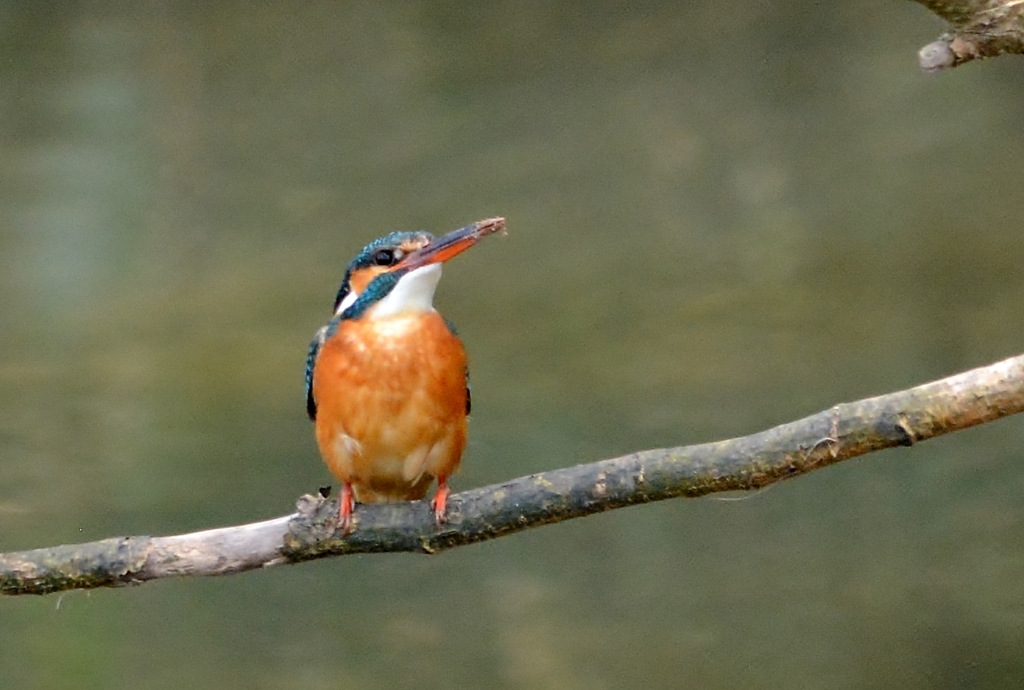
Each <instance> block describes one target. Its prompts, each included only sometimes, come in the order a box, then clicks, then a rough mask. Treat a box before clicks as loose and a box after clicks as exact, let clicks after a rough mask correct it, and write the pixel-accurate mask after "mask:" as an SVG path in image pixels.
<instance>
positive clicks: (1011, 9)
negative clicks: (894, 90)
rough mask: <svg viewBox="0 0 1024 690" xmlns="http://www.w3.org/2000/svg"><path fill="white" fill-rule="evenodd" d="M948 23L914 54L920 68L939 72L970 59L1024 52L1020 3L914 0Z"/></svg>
mask: <svg viewBox="0 0 1024 690" xmlns="http://www.w3.org/2000/svg"><path fill="white" fill-rule="evenodd" d="M915 2H918V3H920V4H922V5H924V6H925V7H927V8H928V9H930V10H931V11H932V12H934V13H935V14H937V15H938V16H940V17H942V18H943V19H945V20H946V21H947V22H949V24H950V30H949V31H947V32H946V33H944V34H943V35H942V36H940V37H939V38H938V39H937V40H935V41H933V42H932V43H929V44H928V45H926V46H925V47H924V48H922V49H921V50H920V51H918V54H917V55H918V61H919V63H920V64H921V69H923V70H924V71H926V72H939V71H942V70H945V69H951V68H953V67H957V66H959V65H962V64H964V63H965V62H970V61H971V60H978V59H981V58H989V57H996V56H998V55H1003V54H1005V53H1018V54H1019V53H1024V0H915Z"/></svg>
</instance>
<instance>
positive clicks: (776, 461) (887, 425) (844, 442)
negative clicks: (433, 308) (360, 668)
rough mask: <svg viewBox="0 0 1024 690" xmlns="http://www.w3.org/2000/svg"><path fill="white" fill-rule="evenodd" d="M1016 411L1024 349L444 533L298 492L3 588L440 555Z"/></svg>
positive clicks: (13, 576)
mask: <svg viewBox="0 0 1024 690" xmlns="http://www.w3.org/2000/svg"><path fill="white" fill-rule="evenodd" d="M1021 411H1024V355H1021V356H1017V357H1013V358H1011V359H1007V360H1004V361H1002V362H997V363H996V364H991V365H989V366H986V367H981V368H979V369H974V370H972V371H968V372H965V373H962V374H957V375H956V376H951V377H949V378H946V379H942V380H939V381H935V382H932V383H927V384H925V385H922V386H918V387H916V388H911V389H909V390H905V391H900V392H897V393H890V394H888V395H883V396H879V397H877V398H867V399H865V400H859V401H857V402H852V403H846V404H842V405H837V406H835V407H833V408H831V409H829V410H825V411H823V412H819V413H818V414H815V415H811V416H810V417H805V418H804V419H800V420H798V421H795V422H791V423H789V424H783V425H781V426H777V427H775V428H773V429H768V430H767V431H762V432H760V433H756V434H752V435H750V436H743V437H740V438H734V439H729V440H726V441H719V442H717V443H705V444H701V445H696V446H684V447H680V448H666V449H659V450H646V451H641V452H638V453H633V454H631V455H627V456H624V457H621V458H615V459H612V460H603V461H600V462H594V463H590V464H587V465H578V466H576V467H569V468H565V469H560V470H552V471H550V472H544V473H541V474H535V475H530V476H528V477H521V478H519V479H514V480H511V481H508V482H505V483H502V484H495V485H493V486H487V487H483V488H480V489H473V490H470V491H465V492H462V493H460V494H456V495H453V496H452V497H451V498H450V503H449V513H448V521H447V522H446V523H445V524H444V526H443V527H442V528H440V529H438V528H437V527H435V525H434V522H433V515H432V513H431V511H430V508H429V506H428V505H427V503H426V502H422V501H421V502H415V503H393V504H379V505H361V506H359V507H358V509H357V510H356V514H355V518H356V519H355V531H354V532H353V533H352V534H349V535H348V536H347V537H344V538H342V537H341V536H340V534H339V533H338V532H337V531H336V529H335V527H336V524H335V516H336V514H337V503H336V502H335V501H327V500H324V499H321V498H319V497H315V498H314V497H312V496H304V497H302V498H301V499H300V500H299V503H298V512H297V513H295V514H293V515H288V516H284V517H279V518H276V519H273V520H267V521H265V522H257V523H253V524H249V525H239V526H236V527H224V528H221V529H213V530H207V531H203V532H194V533H191V534H182V535H177V536H172V537H120V538H114V539H104V540H102V541H98V542H91V543H87V544H75V545H70V546H57V547H53V548H45V549H36V550H34V551H21V552H17V553H7V554H0V593H3V594H47V593H50V592H57V591H61V590H67V589H88V588H93V587H114V586H120V585H127V584H133V583H139V582H145V581H148V580H155V579H158V578H163V577H171V576H183V575H224V574H227V573H234V572H241V571H244V570H251V569H254V568H262V567H267V566H272V565H283V564H287V563H298V562H301V561H307V560H312V559H315V558H324V557H327V556H339V555H343V554H350V553H368V552H396V551H406V552H409V551H413V552H420V553H437V552H439V551H443V550H445V549H449V548H452V547H455V546H462V545H464V544H473V543H476V542H480V541H485V540H488V539H494V538H496V537H501V536H504V535H506V534H511V533H513V532H519V531H521V530H524V529H527V528H530V527H536V526H538V525H545V524H549V523H553V522H561V521H563V520H569V519H572V518H577V517H583V516H585V515H591V514H593V513H599V512H603V511H606V510H613V509H615V508H622V507H624V506H629V505H635V504H638V503H647V502H650V501H660V500H663V499H666V498H676V497H680V496H686V497H694V496H703V495H705V494H710V493H715V492H719V491H736V490H750V489H759V488H761V487H764V486H767V485H769V484H772V483H774V482H778V481H781V480H783V479H789V478H791V477H796V476H798V475H801V474H805V473H807V472H810V471H812V470H816V469H820V468H822V467H825V466H827V465H831V464H833V463H836V462H841V461H843V460H847V459H849V458H853V457H856V456H858V455H864V454H865V453H870V452H873V451H876V450H882V449H884V448H891V447H893V446H909V445H913V444H914V443H916V442H918V441H923V440H926V439H929V438H932V437H934V436H939V435H942V434H946V433H949V432H951V431H957V430H959V429H965V428H967V427H970V426H974V425H976V424H982V423H984V422H989V421H992V420H995V419H999V418H1000V417H1005V416H1007V415H1011V414H1015V413H1017V412H1021Z"/></svg>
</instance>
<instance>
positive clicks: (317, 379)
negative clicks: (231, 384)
mask: <svg viewBox="0 0 1024 690" xmlns="http://www.w3.org/2000/svg"><path fill="white" fill-rule="evenodd" d="M504 229H505V219H504V218H489V219H487V220H481V221H479V222H476V223H473V224H472V225H468V226H466V227H464V228H460V229H458V230H455V231H453V232H450V233H448V234H446V235H443V236H441V237H437V238H435V237H434V236H433V235H431V234H430V233H428V232H393V233H391V234H389V235H385V236H384V237H381V238H380V239H377V240H374V241H373V242H371V243H370V244H368V245H366V247H364V248H363V250H362V251H361V252H359V255H358V256H356V258H355V259H353V261H352V263H350V264H349V266H348V270H346V271H345V277H344V279H343V280H342V283H341V288H340V289H339V290H338V294H337V297H336V298H335V300H334V315H333V317H332V318H331V319H330V321H328V322H327V324H326V325H325V326H323V327H322V328H320V330H318V331H317V333H316V335H315V336H314V338H313V341H312V342H311V343H310V346H309V355H308V357H307V359H306V412H307V414H308V415H309V418H310V419H311V420H312V421H313V422H314V423H315V427H316V440H317V445H318V446H319V448H320V455H321V456H322V457H323V459H324V462H325V463H326V464H327V467H328V469H330V471H331V473H332V474H333V475H334V476H335V477H337V479H338V481H340V482H341V496H340V498H339V509H338V520H339V524H340V527H341V529H342V532H343V533H346V534H347V533H348V532H350V531H351V529H352V513H353V511H354V509H355V503H356V502H359V503H375V502H385V501H412V500H420V499H422V498H424V497H425V496H426V494H427V491H428V489H429V488H430V486H431V484H432V483H433V482H434V481H435V480H436V481H437V492H436V493H435V494H434V497H433V499H432V501H431V507H432V508H433V511H434V518H435V520H436V522H437V524H438V525H440V524H441V523H442V521H443V520H444V517H445V509H446V505H447V500H448V494H449V488H448V478H449V477H450V476H451V475H452V474H453V473H454V472H455V471H456V470H457V469H458V467H459V462H460V460H461V458H462V451H463V450H464V449H465V447H466V418H467V416H468V415H469V411H470V394H469V370H468V367H467V360H466V350H465V348H463V346H462V342H461V341H460V340H459V338H458V336H457V335H456V334H455V329H454V327H453V326H452V325H451V323H450V322H448V321H447V320H446V319H445V318H444V317H442V316H441V315H440V314H438V313H437V311H435V309H434V306H433V299H434V291H435V289H436V288H437V284H438V281H439V280H440V279H441V265H442V264H443V263H444V262H445V261H447V260H449V259H451V258H452V257H454V256H456V255H458V254H461V253H462V252H463V251H465V250H466V249H468V248H469V247H471V246H473V245H474V244H476V243H477V241H478V240H480V239H481V238H482V237H485V236H487V235H490V234H492V233H495V232H499V231H502V232H503V231H504Z"/></svg>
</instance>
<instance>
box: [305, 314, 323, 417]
mask: <svg viewBox="0 0 1024 690" xmlns="http://www.w3.org/2000/svg"><path fill="white" fill-rule="evenodd" d="M326 339H327V326H324V327H323V328H321V329H320V330H319V331H317V332H316V335H315V336H313V341H312V342H311V343H310V344H309V354H308V355H307V356H306V414H308V415H309V418H310V420H312V421H314V422H315V421H316V399H315V398H314V397H313V370H314V369H315V368H316V358H317V355H319V354H320V346H321V345H323V344H324V340H326Z"/></svg>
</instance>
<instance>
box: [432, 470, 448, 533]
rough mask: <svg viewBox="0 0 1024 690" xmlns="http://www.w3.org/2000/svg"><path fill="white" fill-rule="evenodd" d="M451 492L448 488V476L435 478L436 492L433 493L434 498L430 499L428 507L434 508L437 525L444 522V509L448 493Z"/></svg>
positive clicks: (446, 505) (446, 504)
mask: <svg viewBox="0 0 1024 690" xmlns="http://www.w3.org/2000/svg"><path fill="white" fill-rule="evenodd" d="M450 493H451V489H449V488H448V477H438V478H437V493H436V494H434V498H433V499H431V501H430V507H431V508H433V509H434V521H435V522H436V523H437V526H438V527H440V526H441V523H442V522H444V517H445V509H446V508H447V507H448V494H450Z"/></svg>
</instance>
